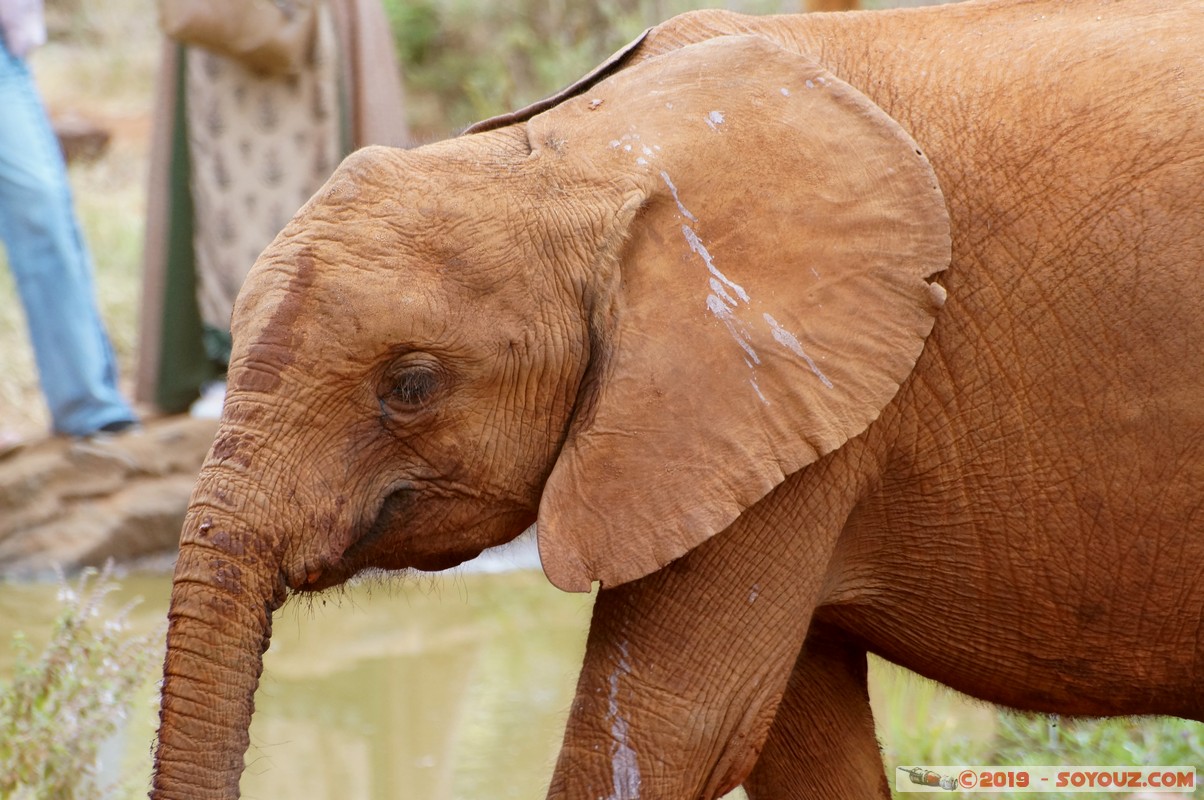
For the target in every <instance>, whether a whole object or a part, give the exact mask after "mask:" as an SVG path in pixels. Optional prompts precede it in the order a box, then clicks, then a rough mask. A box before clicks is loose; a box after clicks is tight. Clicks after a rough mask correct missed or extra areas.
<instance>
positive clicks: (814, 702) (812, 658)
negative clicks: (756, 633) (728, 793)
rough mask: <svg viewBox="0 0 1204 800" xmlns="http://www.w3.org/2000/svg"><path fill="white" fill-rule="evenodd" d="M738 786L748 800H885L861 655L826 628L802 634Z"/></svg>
mask: <svg viewBox="0 0 1204 800" xmlns="http://www.w3.org/2000/svg"><path fill="white" fill-rule="evenodd" d="M744 788H745V791H747V792H748V796H749V798H750V800H791V799H792V798H799V799H800V800H802V798H807V799H808V800H866V799H867V798H871V797H879V798H884V799H886V800H889V798H890V787H889V784H888V782H887V779H886V774H885V772H884V771H883V768H882V754H881V752H880V750H879V748H878V739H877V737H876V736H875V733H874V718H873V715H872V713H871V711H870V698H869V691H868V689H867V687H866V659H865V650H864V649H862V648H861V647H857V646H855V645H853V644H851V643H849V642H847V641H846V640H844V638H843V637H842V636H841V635H840V634H839V632H837V631H834V630H832V629H830V628H823V627H819V628H818V629H816V630H812V631H811V633H809V634H808V636H807V642H806V644H805V645H804V646H803V651H802V652H801V653H800V654H799V658H798V662H797V663H795V665H794V671H793V672H791V673H790V679H789V681H788V682H787V684H786V693H785V695H784V696H783V697H782V702H781V704H780V705H779V706H778V713H777V716H776V717H774V721H773V727H771V728H770V731H769V737H768V739H766V741H765V747H764V749H762V751H761V757H760V758H759V759H758V760H757V765H756V767H754V768H753V771H752V774H751V775H750V776H749V778H748V780H747V781H745V783H744Z"/></svg>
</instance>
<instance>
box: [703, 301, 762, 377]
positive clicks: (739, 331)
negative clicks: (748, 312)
mask: <svg viewBox="0 0 1204 800" xmlns="http://www.w3.org/2000/svg"><path fill="white" fill-rule="evenodd" d="M707 309H708V310H709V311H710V312H711V313H712V314H714V315H715V319H717V320H719V321H720V322H722V323H723V324H724V325H725V326H727V332H728V333H729V334H731V337H732V339H733V340H735V342H736V344H738V345H740V349H741V350H743V351H744V352H745V353H746V354H747V355H748V357H749V358H751V359H752V360H753V363H754V364H760V363H761V358H760V356H758V355H757V351H756V350H754V349H753V346H752V345H751V344H749V342H748V339H749V336H748V329H747V328H745V327H744V323H742V322H740V320H738V319H736V315H735V314H733V313H732V309H731V308H730V307H729V306H728V305H727V303H724V302H723V301H722V300H720V299H719V298H718V297H717V296H716V295H713V294H709V295H707ZM745 363H747V361H746V362H745Z"/></svg>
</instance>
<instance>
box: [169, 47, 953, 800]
mask: <svg viewBox="0 0 1204 800" xmlns="http://www.w3.org/2000/svg"><path fill="white" fill-rule="evenodd" d="M948 259H949V239H948V221H947V218H946V214H945V210H944V205H943V200H942V197H941V194H940V192H939V189H938V187H937V185H936V180H935V178H934V176H933V174H932V171H931V169H930V168H929V165H928V163H927V161H926V160H925V159H924V157H923V156H922V155H921V154H920V152H919V150H918V148H917V147H916V145H915V144H914V142H912V141H911V139H910V138H909V137H908V136H907V134H906V133H905V132H904V131H903V130H902V129H901V128H900V127H899V126H898V125H897V124H896V123H895V122H894V121H892V120H891V119H890V118H889V117H888V116H886V115H885V114H884V113H883V112H882V111H881V110H880V109H878V108H877V107H876V106H874V105H873V104H872V103H871V102H870V101H869V100H868V99H866V98H865V97H864V96H862V95H861V94H860V93H858V92H857V91H856V90H854V89H852V88H851V87H849V86H848V85H846V84H844V83H842V82H841V81H839V80H837V79H836V78H835V77H833V76H832V75H831V74H829V73H827V72H825V71H824V70H823V69H822V68H820V67H818V66H817V65H816V64H814V63H812V62H810V61H809V60H807V59H805V58H802V57H800V56H798V55H796V54H791V53H788V52H786V51H783V50H781V49H778V48H777V47H775V46H773V45H771V44H768V43H766V42H764V41H761V40H759V39H755V38H749V37H723V38H719V39H715V40H712V41H708V42H705V43H702V44H697V45H691V46H688V47H684V48H681V49H678V50H676V51H674V52H671V53H668V54H665V55H662V56H659V57H657V58H652V59H649V60H647V61H644V62H642V63H640V64H638V65H635V66H631V67H629V68H624V69H622V70H621V71H619V72H617V74H615V75H613V76H611V77H608V78H606V79H605V80H603V81H601V82H599V83H596V84H594V85H592V86H590V87H589V88H588V90H582V91H580V92H578V93H576V94H573V93H571V92H570V93H568V94H567V95H566V97H565V98H564V99H562V100H561V101H560V102H558V103H556V104H555V105H554V106H553V107H551V108H549V109H547V110H544V111H542V112H541V113H537V114H534V115H533V116H531V117H530V118H529V119H516V120H514V121H513V122H512V124H508V125H505V126H502V127H499V128H497V129H495V130H490V131H486V132H481V133H473V134H470V135H466V136H462V137H459V138H457V139H453V140H450V141H446V142H441V143H437V144H433V145H430V146H427V147H423V148H420V149H417V150H413V151H402V150H393V149H384V148H370V149H366V150H363V151H360V152H359V153H356V154H354V155H352V156H351V157H349V158H348V159H347V160H346V162H345V163H344V164H343V165H342V166H341V167H340V168H339V169H338V171H337V172H336V173H335V174H334V176H333V177H332V178H331V179H330V181H329V182H328V183H327V185H326V186H325V187H324V188H323V189H322V190H321V191H320V192H319V193H318V194H317V195H316V196H315V197H314V198H313V199H312V200H311V201H310V202H309V203H308V204H307V205H306V206H305V207H304V208H303V209H302V210H301V211H300V212H299V213H298V214H297V216H296V218H295V219H294V220H293V221H292V222H291V223H290V224H289V225H288V226H287V227H286V228H285V230H284V231H283V232H282V233H281V234H280V235H279V237H277V239H276V241H275V242H273V243H272V245H271V246H269V247H268V249H267V250H266V251H265V252H264V253H263V254H262V256H261V257H260V259H259V261H258V262H257V263H256V265H255V267H254V268H253V270H252V271H251V274H250V276H249V278H248V279H247V283H246V285H245V287H244V289H243V292H242V294H241V295H240V298H239V301H238V304H237V307H236V308H235V311H234V320H233V325H232V330H233V335H234V343H235V344H234V353H233V357H232V360H231V365H230V372H229V391H228V395H227V404H226V408H225V412H224V416H223V419H222V424H221V428H220V430H219V433H218V435H217V437H216V440H215V442H214V444H213V448H212V450H211V451H210V453H209V456H208V458H207V460H206V463H205V466H204V468H203V470H202V473H201V476H200V480H199V482H198V484H197V487H196V489H195V492H194V495H193V498H192V501H191V506H190V510H189V512H188V516H187V519H186V522H185V525H184V530H183V534H182V538H181V553H180V558H179V562H178V565H177V569H176V576H175V585H174V589H173V592H172V605H171V611H170V629H169V633H168V654H167V660H166V665H165V676H166V678H165V684H164V689H163V701H162V712H161V717H162V724H161V728H160V740H159V745H158V751H157V759H156V760H157V773H156V778H155V787H156V789H155V792H154V795H153V796H155V797H160V798H166V797H184V796H188V797H202V796H203V797H229V796H236V794H237V784H238V777H239V775H240V773H241V770H242V758H243V753H244V751H245V749H246V746H247V727H248V725H249V719H250V715H251V711H252V707H253V695H254V691H255V687H256V684H257V681H258V675H259V672H260V669H261V664H262V662H261V654H262V651H263V650H264V649H265V647H266V644H267V641H268V637H269V636H270V627H271V614H272V611H273V610H274V609H275V608H276V607H277V606H278V605H279V604H280V603H281V602H283V600H284V599H285V597H286V595H287V593H288V592H290V591H311V590H318V589H322V588H325V587H329V586H333V585H336V584H338V583H340V582H342V581H345V580H346V579H348V578H350V577H351V576H352V575H355V574H356V573H358V572H361V571H363V570H366V569H371V568H383V569H389V570H392V569H400V568H407V567H412V568H417V569H422V570H436V569H443V568H445V567H449V566H452V565H454V564H456V563H459V562H460V561H462V560H464V559H467V558H469V557H471V556H474V555H476V554H477V553H479V552H480V551H481V550H483V549H484V548H486V547H489V546H491V545H496V544H500V543H503V542H506V541H508V540H510V539H512V538H513V537H515V536H516V535H518V533H520V532H521V531H522V530H523V529H524V528H526V527H528V526H529V525H530V524H531V523H532V522H535V521H536V520H537V519H538V523H539V526H538V536H539V547H540V554H541V558H542V561H543V566H544V569H545V571H546V573H547V575H548V577H549V578H550V580H551V581H552V582H553V583H555V584H556V585H558V586H560V587H562V588H564V589H567V590H572V591H585V590H588V589H589V588H590V585H591V582H592V581H601V583H602V584H603V585H604V586H610V585H614V584H618V583H622V582H625V581H629V580H633V579H635V578H638V577H640V576H643V575H646V574H648V573H650V572H652V571H654V570H656V569H658V568H659V567H661V566H662V565H664V564H666V563H668V562H670V561H672V560H673V559H675V558H677V557H679V556H681V555H682V554H684V553H685V552H687V551H688V550H689V549H691V548H692V547H694V546H696V545H697V544H699V543H700V542H701V541H703V540H705V539H706V538H708V537H710V536H712V535H713V534H715V533H717V532H719V531H720V530H722V529H723V528H724V527H726V526H727V525H729V524H730V523H731V522H732V521H733V520H734V519H735V518H736V516H737V515H738V514H739V513H740V512H741V511H742V510H743V509H746V508H748V507H749V506H750V505H752V504H753V503H755V502H756V501H757V500H759V499H760V498H761V497H762V496H764V495H765V494H766V493H767V492H768V491H769V490H770V489H772V488H773V487H774V486H775V485H776V484H778V483H779V482H780V481H781V480H782V479H783V476H785V475H787V474H789V473H791V472H794V471H796V470H798V469H800V468H802V467H803V466H805V465H807V464H808V463H810V462H812V461H814V460H815V459H816V458H818V457H819V456H821V455H822V454H825V453H828V452H830V451H832V450H834V449H835V448H838V447H839V446H840V445H841V444H842V443H843V442H844V441H846V440H847V439H848V438H849V437H852V436H856V435H858V434H859V433H860V432H861V431H863V430H864V429H865V428H866V426H867V425H868V424H869V423H870V422H872V421H873V420H874V419H875V417H876V416H877V415H878V414H879V412H880V411H881V409H882V408H883V407H884V406H885V405H886V404H887V403H888V402H889V401H890V400H891V398H892V397H893V395H894V394H895V392H896V391H897V389H898V386H899V384H900V383H901V381H903V380H904V378H905V377H906V376H907V375H908V373H909V371H910V369H911V368H912V366H913V364H914V362H915V360H916V358H917V357H918V355H919V352H920V350H921V348H922V346H923V342H924V339H925V336H926V335H927V334H928V332H929V330H930V328H931V325H932V323H933V319H934V315H935V313H936V310H937V309H938V308H939V306H940V303H941V301H942V300H943V292H942V291H941V290H940V289H939V287H936V286H934V285H932V284H930V283H929V282H928V279H929V278H931V276H932V275H933V274H934V273H936V272H938V271H940V270H941V269H943V268H944V266H945V265H946V264H947V262H948Z"/></svg>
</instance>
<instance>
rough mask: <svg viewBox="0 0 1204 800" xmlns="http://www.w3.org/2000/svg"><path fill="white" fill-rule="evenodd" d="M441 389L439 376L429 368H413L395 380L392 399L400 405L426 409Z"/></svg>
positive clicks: (404, 371)
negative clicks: (436, 392) (437, 390)
mask: <svg viewBox="0 0 1204 800" xmlns="http://www.w3.org/2000/svg"><path fill="white" fill-rule="evenodd" d="M438 388H439V376H438V374H437V373H436V372H435V371H434V370H433V369H430V368H428V367H411V368H409V369H406V370H403V371H402V373H401V374H400V375H398V376H397V377H396V378H395V379H394V385H393V391H392V392H390V394H389V396H390V398H391V399H392V400H393V401H394V402H396V403H399V404H400V405H403V406H409V407H413V408H422V407H425V406H426V405H427V404H428V403H429V402H430V400H431V398H432V397H433V396H434V394H435V390H436V389H438Z"/></svg>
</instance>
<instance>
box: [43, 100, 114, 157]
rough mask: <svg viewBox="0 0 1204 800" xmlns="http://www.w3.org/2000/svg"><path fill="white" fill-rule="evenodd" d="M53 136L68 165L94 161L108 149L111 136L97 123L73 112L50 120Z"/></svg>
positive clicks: (58, 115)
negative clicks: (57, 141)
mask: <svg viewBox="0 0 1204 800" xmlns="http://www.w3.org/2000/svg"><path fill="white" fill-rule="evenodd" d="M50 124H51V126H52V127H53V128H54V135H55V137H56V138H57V139H58V140H59V149H61V150H62V151H63V160H64V161H66V162H67V163H68V164H74V163H75V162H77V161H96V160H98V159H99V158H100V157H101V156H103V155H104V154H105V152H106V151H107V150H108V149H109V141H110V140H111V139H112V138H113V135H112V134H111V133H110V132H109V131H108V130H107V129H106V128H102V127H101V126H100V125H98V124H97V123H95V122H93V121H92V120H90V119H88V118H87V117H83V116H81V115H79V114H77V113H75V112H67V113H64V114H57V115H55V116H54V118H53V119H52V120H51V123H50Z"/></svg>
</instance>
